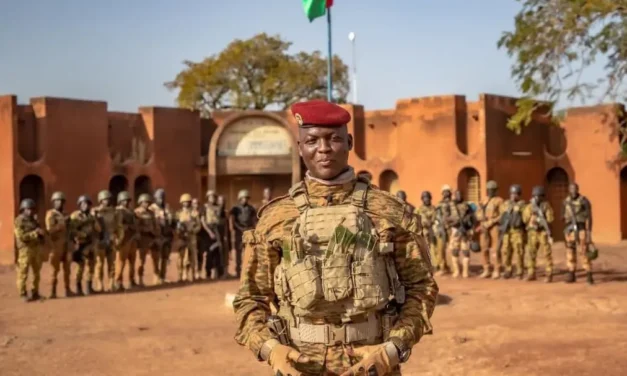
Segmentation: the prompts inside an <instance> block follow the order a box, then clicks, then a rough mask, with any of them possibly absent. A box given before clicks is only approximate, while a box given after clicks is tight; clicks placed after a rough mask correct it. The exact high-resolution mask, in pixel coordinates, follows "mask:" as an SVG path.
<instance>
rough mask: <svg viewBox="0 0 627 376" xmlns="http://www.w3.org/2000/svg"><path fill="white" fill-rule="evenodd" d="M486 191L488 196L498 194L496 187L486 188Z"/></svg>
mask: <svg viewBox="0 0 627 376" xmlns="http://www.w3.org/2000/svg"><path fill="white" fill-rule="evenodd" d="M486 193H487V194H488V197H494V196H496V189H492V188H489V189H486Z"/></svg>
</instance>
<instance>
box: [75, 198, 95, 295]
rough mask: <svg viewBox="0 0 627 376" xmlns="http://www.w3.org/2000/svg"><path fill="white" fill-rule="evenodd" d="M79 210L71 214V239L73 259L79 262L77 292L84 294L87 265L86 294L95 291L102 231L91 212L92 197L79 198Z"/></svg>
mask: <svg viewBox="0 0 627 376" xmlns="http://www.w3.org/2000/svg"><path fill="white" fill-rule="evenodd" d="M76 204H77V205H78V210H76V211H74V212H73V213H72V214H71V215H70V239H72V240H73V241H74V252H73V254H72V260H74V262H76V263H77V264H78V269H77V270H76V293H77V294H78V295H83V274H84V272H85V267H87V286H86V289H85V294H87V295H89V294H92V293H93V292H94V289H93V282H92V281H93V278H94V272H95V267H96V254H95V252H96V250H95V248H96V246H97V240H98V237H99V234H100V233H101V232H102V227H101V226H100V223H99V222H98V220H97V219H96V217H94V215H93V214H92V212H91V205H92V202H91V199H90V198H89V196H87V195H82V196H80V197H79V198H78V200H77V202H76Z"/></svg>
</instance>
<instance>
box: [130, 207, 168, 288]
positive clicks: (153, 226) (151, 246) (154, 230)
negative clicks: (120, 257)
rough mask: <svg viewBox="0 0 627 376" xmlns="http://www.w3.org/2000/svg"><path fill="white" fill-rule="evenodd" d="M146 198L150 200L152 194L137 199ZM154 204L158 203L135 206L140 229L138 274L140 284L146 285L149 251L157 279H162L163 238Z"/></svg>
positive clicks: (132, 255) (132, 279)
mask: <svg viewBox="0 0 627 376" xmlns="http://www.w3.org/2000/svg"><path fill="white" fill-rule="evenodd" d="M146 197H148V198H146ZM146 199H148V200H150V196H148V195H144V197H140V198H139V199H138V200H137V201H138V203H140V201H141V202H144V200H146ZM153 206H156V205H155V204H152V205H151V206H150V208H144V207H142V206H139V207H137V208H135V217H136V218H137V227H138V230H139V241H138V242H137V253H139V267H138V268H137V276H138V280H139V285H140V286H143V285H144V271H145V269H146V256H147V255H148V252H151V257H152V267H153V272H154V275H155V280H156V281H158V280H159V279H160V278H159V276H160V272H159V264H160V263H161V262H162V257H161V248H160V246H161V244H162V243H161V241H162V240H161V238H160V237H159V235H160V234H159V227H158V225H157V220H156V218H155V214H154V211H153ZM134 253H135V252H131V257H130V259H129V261H130V264H131V270H132V272H131V274H134V269H135V257H136V256H135V254H134ZM134 279H135V278H134V276H133V277H131V283H134V282H133V281H134Z"/></svg>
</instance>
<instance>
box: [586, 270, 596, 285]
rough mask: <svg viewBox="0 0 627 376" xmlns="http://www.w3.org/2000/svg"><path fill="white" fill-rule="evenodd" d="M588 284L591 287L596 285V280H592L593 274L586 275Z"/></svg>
mask: <svg viewBox="0 0 627 376" xmlns="http://www.w3.org/2000/svg"><path fill="white" fill-rule="evenodd" d="M586 282H588V284H589V285H594V278H592V272H588V273H586Z"/></svg>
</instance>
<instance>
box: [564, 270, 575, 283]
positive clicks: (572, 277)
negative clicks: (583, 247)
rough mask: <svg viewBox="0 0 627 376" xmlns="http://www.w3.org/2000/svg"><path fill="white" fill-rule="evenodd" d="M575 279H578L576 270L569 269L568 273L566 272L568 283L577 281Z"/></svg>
mask: <svg viewBox="0 0 627 376" xmlns="http://www.w3.org/2000/svg"><path fill="white" fill-rule="evenodd" d="M575 281H577V278H576V277H575V272H574V271H573V272H571V271H569V272H568V274H566V283H575Z"/></svg>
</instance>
